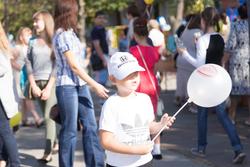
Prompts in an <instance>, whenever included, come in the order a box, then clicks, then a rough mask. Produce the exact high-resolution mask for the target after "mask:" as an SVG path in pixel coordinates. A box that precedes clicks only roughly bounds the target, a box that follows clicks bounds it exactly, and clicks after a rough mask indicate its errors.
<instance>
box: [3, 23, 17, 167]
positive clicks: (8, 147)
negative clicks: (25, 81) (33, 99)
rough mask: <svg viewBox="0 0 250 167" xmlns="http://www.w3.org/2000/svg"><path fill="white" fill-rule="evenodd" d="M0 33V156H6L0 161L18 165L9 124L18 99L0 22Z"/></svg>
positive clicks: (13, 165) (9, 54)
mask: <svg viewBox="0 0 250 167" xmlns="http://www.w3.org/2000/svg"><path fill="white" fill-rule="evenodd" d="M0 34H1V38H0V158H7V159H0V163H1V165H3V166H4V165H5V164H6V163H7V164H9V165H10V166H11V167H19V166H20V160H19V157H18V150H17V143H16V139H15V137H14V135H13V132H12V129H11V128H10V124H9V119H10V118H12V117H13V116H15V115H16V114H17V112H18V103H17V101H18V99H17V97H16V96H15V94H14V90H15V88H14V85H15V83H14V80H13V75H12V68H11V63H10V59H11V58H12V55H11V51H10V45H9V42H8V39H7V37H6V34H5V32H4V30H3V27H2V24H1V23H0ZM6 95H7V96H6Z"/></svg>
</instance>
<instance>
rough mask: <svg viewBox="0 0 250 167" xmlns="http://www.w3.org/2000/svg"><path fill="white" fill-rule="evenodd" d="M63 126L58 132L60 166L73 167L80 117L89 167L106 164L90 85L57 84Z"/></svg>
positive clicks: (84, 149) (99, 166) (85, 154)
mask: <svg viewBox="0 0 250 167" xmlns="http://www.w3.org/2000/svg"><path fill="white" fill-rule="evenodd" d="M56 96H57V101H58V105H59V108H60V118H61V121H62V126H61V130H60V134H59V166H60V167H73V162H74V151H75V148H76V141H77V120H78V119H79V120H80V122H81V124H82V125H83V131H82V144H83V151H84V158H85V163H86V166H87V167H103V166H104V150H103V149H102V147H101V145H100V141H99V138H98V135H97V124H96V120H95V115H94V108H93V101H92V97H91V95H90V91H89V88H88V86H87V85H84V86H69V85H68V86H67V85H65V86H57V87H56Z"/></svg>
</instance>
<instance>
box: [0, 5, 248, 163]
mask: <svg viewBox="0 0 250 167" xmlns="http://www.w3.org/2000/svg"><path fill="white" fill-rule="evenodd" d="M238 13H239V17H238V18H237V19H236V20H234V21H230V20H229V19H228V16H226V15H225V13H221V14H219V13H218V11H217V10H216V9H215V8H214V7H206V8H205V9H204V10H203V11H202V12H201V13H196V14H192V15H189V16H188V17H186V24H185V25H182V26H181V27H180V28H179V29H178V30H177V31H176V32H172V33H173V34H172V33H170V32H168V31H170V29H169V28H168V29H164V26H161V25H160V23H159V21H157V20H155V19H148V18H145V17H143V16H142V15H141V14H140V12H139V10H138V8H137V7H136V5H134V4H132V5H130V6H129V7H128V8H127V19H128V21H129V24H128V26H127V28H126V29H125V30H124V31H123V32H121V35H120V37H121V39H120V42H119V44H120V47H119V51H118V52H116V53H114V54H112V55H111V54H110V50H109V49H110V48H109V41H108V39H107V38H108V35H107V30H106V27H105V26H106V24H107V18H106V13H105V12H103V11H98V12H96V14H95V17H94V26H93V28H92V30H91V34H90V41H91V42H90V44H88V45H87V46H86V47H85V48H84V46H83V45H82V43H81V41H80V39H79V37H78V35H77V21H78V20H77V14H78V5H77V1H76V0H57V1H56V3H55V11H54V15H52V14H51V13H49V12H48V11H45V10H41V11H38V12H36V13H34V14H33V17H32V19H33V31H32V30H31V29H30V28H29V27H21V28H20V29H19V31H18V33H17V35H16V45H15V46H11V44H10V42H9V41H8V38H7V36H6V34H5V32H4V30H3V28H2V25H1V24H0V35H1V37H0V59H1V60H0V88H1V91H0V167H5V166H6V165H9V166H11V167H19V166H20V159H19V155H18V148H17V143H16V141H15V136H14V135H13V132H12V129H11V127H10V125H9V119H10V118H12V117H13V116H14V115H15V114H16V113H17V112H18V111H19V110H20V111H21V112H22V113H23V114H22V125H23V126H30V125H31V123H32V122H30V121H29V120H28V115H29V114H28V112H30V113H31V115H32V117H33V118H34V124H35V125H36V127H38V128H39V127H41V126H42V125H45V140H44V142H45V145H44V153H43V156H42V157H41V158H40V159H38V161H39V162H40V163H43V164H46V163H48V162H50V161H52V154H56V153H58V156H59V166H60V167H72V166H74V153H75V149H76V142H77V130H78V129H79V127H80V129H81V131H82V141H81V142H82V146H83V152H84V159H85V164H86V166H89V167H92V166H93V167H94V166H95V167H96V166H100V167H103V166H107V167H113V166H144V167H148V166H153V164H152V159H153V158H154V159H156V160H160V159H162V153H161V147H160V144H161V141H160V135H159V136H157V137H155V135H156V134H157V133H158V132H159V130H160V129H161V128H163V127H165V129H168V128H170V127H171V126H172V124H173V123H174V120H175V118H174V117H170V116H168V114H167V113H164V114H163V115H161V117H160V118H159V117H158V116H157V107H158V106H157V105H158V100H159V96H160V91H161V88H160V84H159V83H160V81H161V78H160V77H157V73H158V74H160V72H159V71H157V70H158V69H157V68H156V64H157V63H158V62H159V61H160V60H162V59H165V58H169V57H170V58H171V59H175V61H176V76H177V83H176V85H177V88H176V94H175V96H176V99H175V103H176V104H177V105H182V104H183V103H184V102H185V101H186V100H187V99H188V94H187V82H188V78H189V77H190V75H191V73H192V72H193V71H194V70H195V69H196V68H198V67H200V66H202V65H204V64H208V63H214V64H217V65H220V66H223V67H224V68H226V69H227V70H228V72H229V74H230V76H231V78H232V84H233V86H232V91H231V94H230V98H229V99H230V106H228V104H227V103H228V101H229V100H228V101H225V102H223V103H221V104H219V105H218V106H215V107H214V109H215V112H216V114H217V116H218V119H219V121H220V123H221V124H222V126H223V128H224V129H225V131H226V133H227V135H228V137H229V140H230V142H231V145H232V147H233V151H234V153H235V155H234V157H233V160H232V162H233V163H235V164H241V163H242V162H243V161H244V159H245V157H246V154H245V153H244V151H243V146H242V144H241V141H240V138H239V135H238V133H237V129H236V127H235V122H236V118H237V117H236V111H237V105H238V103H239V100H240V98H241V97H242V96H245V97H246V99H247V104H248V110H249V118H248V119H246V121H245V124H246V125H250V78H249V75H250V74H249V62H250V57H249V55H250V54H249V34H248V32H249V31H248V23H247V18H248V17H247V6H246V3H244V4H242V5H241V6H240V7H239V8H238ZM175 33H176V34H177V35H178V38H177V39H178V40H180V41H181V42H182V45H181V46H180V45H177V44H175V41H174V38H173V37H174V34H175ZM166 34H167V35H166ZM89 64H90V67H91V70H92V73H88V72H87V70H86V67H87V66H88V65H89ZM160 75H161V74H160ZM108 81H110V83H111V84H112V85H113V86H114V87H115V88H116V92H115V93H114V94H113V95H110V93H109V90H108V88H107V86H108V84H107V83H108ZM2 90H3V91H2ZM90 90H92V91H90ZM92 93H96V94H97V95H98V96H99V98H100V100H99V102H100V105H101V106H102V111H101V117H100V120H99V126H98V124H97V122H96V118H95V108H94V102H93V99H92V96H91V94H92ZM6 94H8V95H9V96H6ZM34 101H36V102H37V104H38V107H39V108H40V110H41V112H42V114H43V115H42V116H40V115H39V114H38V113H37V111H36V107H37V106H35V103H34ZM55 104H57V106H58V108H59V110H60V120H61V124H60V125H58V124H57V123H56V122H55V121H54V120H53V119H51V117H50V112H51V108H52V107H53V106H55ZM138 104H141V105H138ZM227 107H228V113H227V109H226V108H227ZM189 110H190V111H191V112H193V113H197V129H198V134H197V135H198V136H197V146H196V147H194V148H192V149H191V153H192V154H194V155H197V156H200V157H205V155H206V147H207V117H208V110H209V108H205V107H201V106H197V105H195V104H191V105H190V106H189ZM154 137H155V138H154ZM153 138H154V139H155V140H154V141H152V139H153Z"/></svg>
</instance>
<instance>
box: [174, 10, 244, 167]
mask: <svg viewBox="0 0 250 167" xmlns="http://www.w3.org/2000/svg"><path fill="white" fill-rule="evenodd" d="M218 21H219V15H218V12H217V10H216V9H215V8H213V7H207V8H205V9H204V10H203V11H202V13H201V29H202V31H203V32H204V35H202V36H201V37H200V38H199V39H198V41H197V43H196V48H197V52H196V57H193V56H191V55H190V54H189V52H188V51H187V49H186V48H184V47H178V46H177V50H178V52H179V54H180V55H181V56H183V57H184V58H185V59H186V60H187V61H188V62H189V63H191V64H192V65H194V66H195V67H199V66H201V65H203V64H207V63H213V64H218V65H221V62H222V57H223V53H224V39H223V38H222V36H221V35H220V34H219V33H218V32H216V31H215V27H217V28H218V29H219V24H218ZM225 107H226V106H225V102H223V103H221V104H219V105H217V106H216V107H215V111H216V114H217V117H218V119H219V121H220V123H221V124H222V126H223V128H224V129H225V131H226V133H227V135H228V137H229V140H230V141H231V145H232V147H233V151H234V153H235V156H234V158H233V161H232V162H233V163H235V164H239V163H242V162H243V161H244V159H245V157H246V154H245V153H243V152H242V151H243V147H242V145H241V141H240V138H239V136H238V133H237V131H236V128H235V126H234V125H233V124H232V121H231V120H230V119H229V117H228V115H227V113H226V111H225ZM207 117H208V108H205V107H201V106H198V114H197V125H198V126H197V127H198V145H197V147H196V148H192V149H191V152H192V154H194V155H197V156H200V157H205V151H206V146H207Z"/></svg>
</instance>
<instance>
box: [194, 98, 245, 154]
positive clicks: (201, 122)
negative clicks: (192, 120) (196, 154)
mask: <svg viewBox="0 0 250 167" xmlns="http://www.w3.org/2000/svg"><path fill="white" fill-rule="evenodd" d="M225 107H226V106H225V102H223V103H221V104H220V105H218V106H216V107H215V111H216V114H217V117H218V120H219V122H220V123H221V125H222V126H223V128H224V129H225V131H226V133H227V135H228V137H229V140H230V142H231V145H232V147H233V150H234V151H241V150H242V145H241V142H240V138H239V136H238V134H237V131H236V128H235V126H234V125H233V123H232V121H231V120H230V119H229V117H228V115H227V113H226V112H225ZM207 116H208V108H204V107H200V106H198V116H197V118H198V121H197V123H198V149H201V150H205V149H206V145H207Z"/></svg>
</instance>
